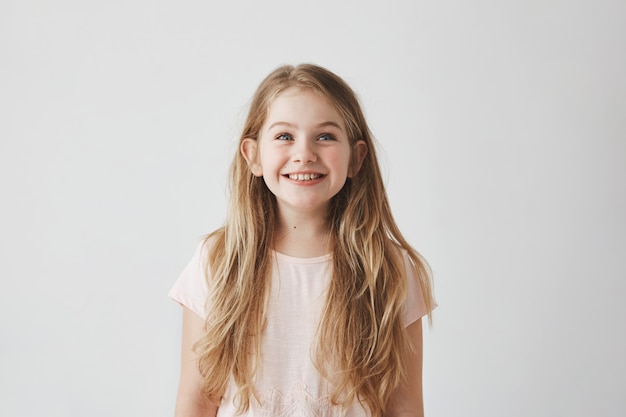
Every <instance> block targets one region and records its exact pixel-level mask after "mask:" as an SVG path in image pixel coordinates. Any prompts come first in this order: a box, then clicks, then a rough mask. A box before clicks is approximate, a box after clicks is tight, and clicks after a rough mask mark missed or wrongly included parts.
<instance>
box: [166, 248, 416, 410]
mask: <svg viewBox="0 0 626 417" xmlns="http://www.w3.org/2000/svg"><path fill="white" fill-rule="evenodd" d="M202 248H203V246H202V245H200V246H199V248H198V249H197V250H196V253H195V254H194V256H193V258H192V259H191V261H190V262H189V264H188V265H187V267H186V268H185V269H184V271H183V272H182V274H181V275H180V277H179V279H178V280H177V281H176V283H175V284H174V287H173V288H172V289H171V290H170V292H169V296H170V297H171V298H172V299H174V300H175V301H177V302H179V303H180V304H182V305H184V306H185V307H187V308H189V309H190V310H192V311H193V312H195V313H196V314H198V315H199V316H200V317H203V318H205V317H206V316H207V305H206V299H207V295H208V287H207V284H206V280H205V272H204V271H205V262H206V251H205V250H203V249H202ZM274 254H275V259H274V262H273V271H272V285H271V292H270V298H269V306H268V317H267V325H266V328H265V330H264V334H263V339H262V342H261V343H262V345H261V355H262V357H261V363H260V365H259V368H258V370H257V374H256V389H257V392H258V394H259V396H260V399H261V404H258V403H257V402H256V401H254V400H252V401H251V402H250V409H249V411H248V413H247V414H245V415H246V416H267V417H270V416H271V417H287V416H320V417H330V416H333V417H334V416H350V417H357V416H359V417H360V416H368V415H369V413H368V412H367V411H366V410H365V409H364V408H363V407H362V406H361V405H360V404H359V403H358V402H355V403H354V404H353V405H352V406H351V407H350V408H348V409H347V410H345V414H344V410H342V409H341V407H337V406H333V405H332V404H331V402H330V398H329V393H330V387H329V385H328V382H327V381H326V380H325V379H323V378H322V377H321V376H320V374H319V372H318V371H317V369H316V368H315V366H314V365H313V362H312V360H311V346H312V345H313V343H314V341H315V332H316V329H317V324H318V321H319V319H320V315H321V311H322V308H323V306H324V302H325V299H326V298H325V291H326V288H327V287H328V283H329V280H330V278H331V270H332V261H331V257H330V255H324V256H320V257H316V258H294V257H291V256H287V255H283V254H281V253H277V252H274ZM403 255H404V261H405V265H406V268H407V276H408V290H409V291H408V297H407V300H406V302H405V305H404V307H403V313H402V318H403V321H404V324H405V326H408V325H409V324H411V323H413V322H415V321H416V320H418V319H420V318H421V317H422V316H424V315H425V314H426V313H427V310H426V306H425V305H424V301H423V297H422V291H421V289H420V285H419V282H418V277H417V275H416V273H415V269H414V267H413V265H412V263H411V262H410V260H409V257H408V255H407V253H406V252H405V251H403ZM234 393H236V386H234V383H231V386H230V387H229V389H228V390H227V391H226V393H225V395H224V399H223V401H222V404H221V405H220V407H219V410H218V416H229V417H230V416H235V415H236V414H237V413H236V406H235V405H234V404H233V397H234Z"/></svg>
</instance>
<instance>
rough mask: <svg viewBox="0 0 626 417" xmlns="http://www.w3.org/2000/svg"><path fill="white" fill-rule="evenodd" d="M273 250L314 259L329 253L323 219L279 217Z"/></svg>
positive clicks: (325, 226)
mask: <svg viewBox="0 0 626 417" xmlns="http://www.w3.org/2000/svg"><path fill="white" fill-rule="evenodd" d="M274 250H276V251H277V252H280V253H282V254H284V255H288V256H293V257H297V258H314V257H317V256H322V255H325V254H327V253H328V252H329V250H330V248H329V231H328V225H327V222H326V219H325V218H310V217H300V216H293V217H285V216H281V218H280V222H279V225H278V228H277V230H276V236H275V241H274Z"/></svg>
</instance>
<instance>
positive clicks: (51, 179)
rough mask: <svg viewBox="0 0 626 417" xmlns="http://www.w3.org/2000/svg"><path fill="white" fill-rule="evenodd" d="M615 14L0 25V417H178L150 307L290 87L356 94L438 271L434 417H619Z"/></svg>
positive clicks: (429, 400)
mask: <svg viewBox="0 0 626 417" xmlns="http://www.w3.org/2000/svg"><path fill="white" fill-rule="evenodd" d="M625 27H626V3H624V2H623V1H622V0H615V1H609V0H600V1H582V0H575V1H554V0H526V1H515V2H514V1H497V0H477V1H472V2H469V1H459V0H452V1H387V2H371V1H345V2H342V1H327V0H321V1H317V2H293V1H262V2H260V1H259V2H257V1H251V0H250V1H231V2H224V3H219V4H218V3H217V2H208V1H188V0H182V1H176V2H174V1H165V0H151V1H148V0H124V1H121V0H110V1H99V2H95V1H78V0H76V1H70V0H57V1H54V2H50V1H36V0H3V1H2V2H1V3H0V193H1V199H2V200H1V204H0V278H1V280H2V281H1V284H2V288H1V289H0V355H1V356H0V415H3V416H12V417H22V416H50V417H56V416H59V417H61V416H76V417H83V416H90V417H98V416H107V417H109V416H134V417H136V416H146V417H147V416H150V417H155V416H170V415H172V412H173V405H174V399H175V390H176V386H177V378H178V364H179V338H180V318H181V309H180V307H179V306H178V305H176V304H175V303H174V302H172V301H171V300H169V299H168V298H167V296H166V294H167V291H168V290H169V288H170V287H171V285H172V284H173V282H174V281H175V279H176V278H177V276H178V274H179V273H180V272H181V270H182V269H183V267H184V266H185V264H186V262H187V261H188V260H189V258H190V257H191V255H192V252H193V249H194V248H195V245H196V243H197V242H198V240H199V239H200V237H201V236H202V235H203V234H204V233H207V232H209V231H211V230H213V229H214V228H216V227H218V226H220V225H221V223H222V221H223V219H224V215H225V205H226V198H227V188H226V173H227V167H228V164H229V162H230V160H231V158H232V155H233V152H234V150H235V140H236V137H237V135H238V133H239V129H240V127H241V124H242V120H243V118H244V116H245V112H246V105H247V103H248V100H249V99H250V97H251V95H252V93H253V91H254V89H255V88H256V86H257V85H258V83H259V82H260V81H261V79H262V78H263V77H264V76H265V75H266V74H267V73H268V72H270V71H271V70H272V69H274V68H275V67H276V66H278V65H280V64H284V63H289V64H296V63H300V62H314V63H317V64H320V65H323V66H326V67H327V68H329V69H331V70H333V71H335V72H336V73H338V74H339V75H341V76H342V77H344V78H345V79H346V80H347V81H348V82H349V83H350V84H351V85H352V86H353V87H354V89H355V90H356V91H357V92H358V94H359V96H360V97H361V99H362V103H363V106H364V109H365V112H366V115H367V117H368V120H369V122H370V124H371V128H372V130H373V132H374V134H375V135H376V137H377V139H378V141H379V143H380V145H381V148H382V150H381V162H382V164H383V171H384V173H385V178H386V181H387V183H388V192H389V198H390V200H391V203H392V207H393V208H394V212H395V215H396V218H397V221H398V223H399V225H400V226H401V228H402V230H403V231H404V232H405V234H406V236H407V238H408V239H409V240H410V241H411V242H412V244H413V245H414V246H415V247H416V248H417V249H418V250H419V251H420V252H422V253H423V254H424V255H425V256H426V258H427V259H428V260H429V261H430V263H431V265H432V268H433V270H434V273H435V283H436V295H437V300H438V303H439V308H438V309H437V310H436V313H435V317H434V319H435V325H434V327H433V328H432V330H430V331H426V333H425V369H424V386H425V404H426V412H427V415H428V416H430V417H443V416H445V417H450V416H494V417H501V416H507V417H513V416H520V417H521V416H525V417H526V416H568V417H572V416H580V417H583V416H585V417H586V416H607V417H608V416H615V417H623V416H624V415H626V360H625V357H624V354H625V352H626V341H625V338H626V335H625V334H626V308H625V303H624V298H625V297H626V273H625V268H624V265H623V263H624V260H625V256H624V254H625V253H626V214H625V213H626V77H625V74H626V58H625V53H624V51H626V29H625Z"/></svg>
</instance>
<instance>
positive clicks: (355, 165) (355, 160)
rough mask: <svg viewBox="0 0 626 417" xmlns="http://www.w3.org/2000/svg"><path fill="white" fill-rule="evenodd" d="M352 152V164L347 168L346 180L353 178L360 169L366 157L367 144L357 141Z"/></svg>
mask: <svg viewBox="0 0 626 417" xmlns="http://www.w3.org/2000/svg"><path fill="white" fill-rule="evenodd" d="M352 152H353V154H352V163H351V164H350V168H348V178H352V177H354V176H355V175H356V174H357V173H358V172H359V170H360V169H361V165H363V161H364V160H365V157H366V156H367V143H365V141H364V140H357V141H356V143H355V144H354V148H353V149H352Z"/></svg>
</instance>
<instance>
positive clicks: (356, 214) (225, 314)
mask: <svg viewBox="0 0 626 417" xmlns="http://www.w3.org/2000/svg"><path fill="white" fill-rule="evenodd" d="M289 87H300V88H308V89H311V90H313V91H315V92H316V93H318V94H321V95H322V96H324V97H325V98H327V99H328V100H329V101H330V102H331V103H333V104H334V105H335V106H336V108H337V110H338V111H339V113H340V114H341V115H342V117H343V119H344V122H345V125H346V128H347V131H348V136H349V140H350V142H351V144H354V143H355V142H356V141H357V140H363V141H365V143H366V145H367V148H368V153H367V156H366V157H365V159H364V161H363V163H362V166H361V168H360V170H359V171H358V173H357V174H356V175H354V176H353V177H352V178H349V179H348V180H347V182H346V184H345V185H344V187H343V188H342V190H341V191H340V192H339V193H338V194H337V195H336V196H335V197H333V199H332V201H331V205H330V209H329V215H328V227H329V230H330V243H331V248H332V249H331V251H332V262H333V276H332V279H331V280H330V284H329V288H328V295H327V301H326V305H325V308H324V310H323V312H322V317H321V319H320V322H319V324H318V330H317V339H316V343H315V346H314V348H315V349H314V356H313V360H314V363H315V366H316V367H317V369H318V370H319V372H320V374H321V375H322V376H324V377H325V378H327V379H328V380H329V381H330V382H331V383H332V384H333V385H332V386H333V392H332V395H331V399H332V400H333V402H335V403H338V404H342V405H344V406H348V405H349V404H351V403H352V402H353V401H354V400H355V399H357V400H358V401H360V402H361V403H364V404H365V405H367V406H368V408H369V410H370V411H371V413H372V415H373V416H375V417H378V416H382V414H383V412H384V410H385V407H386V404H387V402H388V401H389V398H390V396H391V393H392V391H393V390H394V388H396V387H397V386H398V385H399V384H400V383H401V381H402V380H403V378H404V377H405V372H404V369H403V361H402V358H403V355H404V353H405V352H406V351H407V349H410V343H409V340H408V337H407V335H406V329H405V326H404V324H403V321H402V305H403V302H404V300H405V299H406V295H407V285H406V270H405V264H404V261H403V258H402V254H401V252H400V248H403V249H405V250H406V251H407V252H408V255H409V258H410V260H411V261H412V263H413V264H414V266H415V269H416V270H417V273H418V276H419V281H420V285H421V289H422V293H423V294H424V302H425V304H426V307H427V309H428V311H431V310H432V307H433V301H432V297H431V294H432V291H431V279H430V272H429V269H428V265H427V264H426V262H425V261H424V259H423V258H422V257H421V256H420V254H419V253H417V252H416V251H415V250H414V249H413V248H411V246H410V245H409V244H408V242H407V241H406V240H405V239H404V237H403V236H402V234H401V233H400V231H399V229H398V227H397V225H396V223H395V221H394V219H393V216H392V213H391V210H390V207H389V203H388V200H387V195H386V192H385V188H384V185H383V179H382V176H381V173H380V169H379V166H378V160H377V158H376V150H375V143H374V139H373V137H372V134H371V132H370V130H369V128H368V126H367V123H366V121H365V117H364V115H363V112H362V110H361V107H360V105H359V102H358V100H357V97H356V95H355V93H354V92H353V91H352V89H351V88H350V87H349V86H348V85H347V84H346V83H345V82H344V81H343V80H342V79H341V78H339V77H338V76H336V75H335V74H333V73H332V72H330V71H328V70H326V69H324V68H321V67H319V66H315V65H310V64H303V65H299V66H297V67H292V66H283V67H280V68H278V69H276V70H275V71H273V72H272V73H271V74H269V75H268V76H267V77H266V78H265V80H263V82H261V84H260V85H259V87H258V89H257V91H256V93H255V95H254V96H253V99H252V102H251V104H250V109H249V113H248V117H247V120H246V122H245V125H244V129H243V132H242V135H241V138H240V143H241V141H243V140H244V139H245V138H252V139H255V140H257V139H258V138H259V132H260V130H261V127H262V125H263V123H264V122H265V119H266V117H267V114H268V110H269V107H270V105H271V103H272V100H273V99H274V98H275V97H276V96H277V95H278V94H280V92H281V91H284V90H285V89H287V88H289ZM230 187H231V190H230V191H231V199H230V207H229V210H228V215H227V219H226V223H225V225H224V227H222V228H220V229H218V230H216V231H215V232H213V233H211V234H210V235H209V236H208V237H207V239H206V240H205V243H206V249H205V250H207V251H208V263H207V276H209V277H210V278H209V281H210V282H209V288H210V289H211V292H210V295H209V300H210V313H209V315H208V317H207V319H206V327H205V330H206V334H205V336H204V337H203V338H202V339H201V340H200V341H198V343H197V344H196V346H195V349H196V352H197V354H198V357H199V359H198V368H199V370H200V373H201V374H202V376H203V387H202V392H203V395H204V396H205V397H206V398H207V399H209V400H210V401H212V402H214V403H216V404H219V401H220V399H221V397H222V395H223V394H224V392H225V390H226V388H227V386H228V384H229V382H230V381H231V378H232V379H233V380H234V382H235V383H236V384H237V387H238V393H237V400H238V410H239V412H245V411H246V410H247V409H248V408H249V406H250V398H251V397H255V398H257V393H256V391H255V389H254V383H253V380H254V374H255V371H256V367H257V364H258V361H259V360H260V359H259V358H260V343H261V336H262V332H263V326H264V323H265V318H266V311H265V308H266V301H267V297H268V294H269V287H270V281H271V279H270V275H271V265H272V256H271V255H272V247H273V242H274V231H275V226H276V223H277V220H276V213H277V207H276V199H275V197H274V195H273V194H272V193H271V192H270V191H269V189H268V188H267V186H266V185H265V183H264V181H263V178H259V177H255V176H254V175H253V174H252V172H251V170H250V168H249V167H248V165H247V163H246V161H245V159H244V158H243V156H242V155H241V153H240V152H237V153H236V155H235V158H234V161H233V163H232V165H231V177H230ZM429 319H430V313H429ZM331 370H332V371H331ZM257 399H258V398H257Z"/></svg>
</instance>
